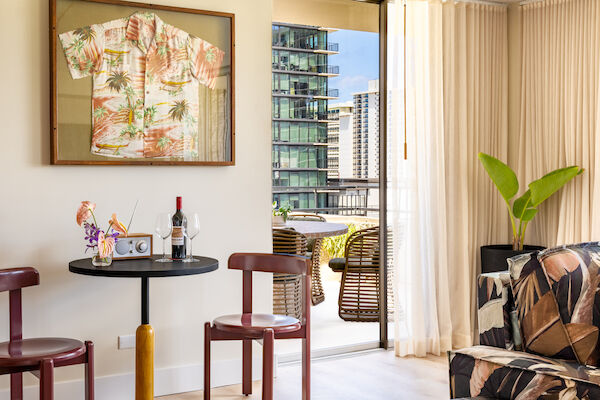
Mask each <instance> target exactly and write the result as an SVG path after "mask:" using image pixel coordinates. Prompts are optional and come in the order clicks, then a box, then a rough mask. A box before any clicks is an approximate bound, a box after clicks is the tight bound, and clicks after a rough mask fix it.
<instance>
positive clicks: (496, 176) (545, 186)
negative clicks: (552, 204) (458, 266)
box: [478, 153, 584, 272]
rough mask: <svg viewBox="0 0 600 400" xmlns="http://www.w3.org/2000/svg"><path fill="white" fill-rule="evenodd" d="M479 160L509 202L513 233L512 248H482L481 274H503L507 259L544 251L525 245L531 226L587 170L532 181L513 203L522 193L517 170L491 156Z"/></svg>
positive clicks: (559, 172)
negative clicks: (548, 201)
mask: <svg viewBox="0 0 600 400" xmlns="http://www.w3.org/2000/svg"><path fill="white" fill-rule="evenodd" d="M478 157H479V160H480V161H481V164H483V167H484V168H485V170H486V171H487V173H488V175H489V176H490V178H491V179H492V182H494V185H496V187H497V188H498V191H499V192H500V194H501V195H502V198H503V199H504V201H505V203H506V208H507V209H508V215H509V217H510V222H511V225H512V233H513V238H512V245H510V244H508V245H491V246H482V247H481V271H482V272H494V271H503V270H506V269H507V263H506V259H507V258H510V257H513V256H515V255H517V254H522V253H528V252H531V251H535V250H541V249H543V248H544V247H541V246H526V245H524V243H523V242H524V240H525V231H526V229H527V225H528V224H529V223H530V222H531V220H533V218H534V217H535V216H536V214H537V212H538V206H539V205H540V204H542V203H543V202H544V201H545V200H546V199H548V198H549V197H550V196H552V195H553V194H554V193H556V192H557V191H558V190H559V189H560V188H561V187H563V186H564V185H565V184H566V183H567V182H569V181H570V180H571V179H573V178H574V177H576V176H577V175H580V174H582V173H583V171H584V170H583V168H580V167H578V166H571V167H566V168H559V169H557V170H555V171H552V172H550V173H548V174H546V175H544V176H543V177H541V178H539V179H537V180H535V181H533V182H531V183H530V184H529V185H527V186H528V189H527V191H526V192H525V193H523V194H522V195H521V196H520V197H518V198H516V199H514V201H512V200H513V198H514V197H515V196H516V195H517V193H518V192H519V181H518V180H517V175H516V174H515V173H514V171H513V170H512V169H511V168H510V167H509V166H508V165H506V164H504V163H503V162H502V161H500V160H498V159H497V158H495V157H492V156H490V155H488V154H485V153H479V155H478ZM511 201H512V204H511Z"/></svg>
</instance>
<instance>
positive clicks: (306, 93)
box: [272, 88, 340, 99]
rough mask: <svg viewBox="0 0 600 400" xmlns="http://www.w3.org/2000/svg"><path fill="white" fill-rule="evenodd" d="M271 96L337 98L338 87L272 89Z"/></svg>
mask: <svg viewBox="0 0 600 400" xmlns="http://www.w3.org/2000/svg"><path fill="white" fill-rule="evenodd" d="M272 94H273V96H277V97H307V98H318V99H337V98H338V96H339V94H340V91H339V90H338V89H328V90H321V89H298V88H290V89H286V90H284V89H273V91H272Z"/></svg>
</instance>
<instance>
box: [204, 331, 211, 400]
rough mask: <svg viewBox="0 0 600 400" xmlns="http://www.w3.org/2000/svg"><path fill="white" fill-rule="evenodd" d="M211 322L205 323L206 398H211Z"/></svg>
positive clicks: (208, 399)
mask: <svg viewBox="0 0 600 400" xmlns="http://www.w3.org/2000/svg"><path fill="white" fill-rule="evenodd" d="M210 336H211V335H210V322H207V323H205V324H204V400H210V340H211V337H210Z"/></svg>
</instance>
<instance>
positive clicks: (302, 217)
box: [287, 213, 327, 222]
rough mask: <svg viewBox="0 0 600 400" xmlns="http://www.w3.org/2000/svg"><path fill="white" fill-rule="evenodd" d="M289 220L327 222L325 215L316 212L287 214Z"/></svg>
mask: <svg viewBox="0 0 600 400" xmlns="http://www.w3.org/2000/svg"><path fill="white" fill-rule="evenodd" d="M287 219H288V220H289V221H319V222H327V220H326V219H325V217H323V216H322V215H318V214H304V213H294V214H290V215H288V218H287Z"/></svg>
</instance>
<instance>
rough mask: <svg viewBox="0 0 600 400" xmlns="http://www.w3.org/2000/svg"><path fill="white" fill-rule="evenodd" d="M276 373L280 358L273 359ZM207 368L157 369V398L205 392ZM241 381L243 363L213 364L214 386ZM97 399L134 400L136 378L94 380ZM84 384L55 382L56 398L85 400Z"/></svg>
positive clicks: (257, 367) (257, 363) (255, 365)
mask: <svg viewBox="0 0 600 400" xmlns="http://www.w3.org/2000/svg"><path fill="white" fill-rule="evenodd" d="M274 364H275V371H274V373H275V375H276V374H277V357H275V360H274ZM261 375H262V357H261V356H257V357H253V358H252V380H258V379H261ZM203 376H204V368H203V365H202V364H195V365H186V366H181V367H173V368H162V369H157V370H155V372H154V395H155V396H165V395H168V394H174V393H184V392H192V391H196V390H202V389H203V380H204V378H203ZM241 382H242V360H241V359H236V360H219V361H213V362H212V370H211V385H212V387H218V386H226V385H234V384H238V383H241ZM95 383H96V399H97V400H132V399H134V398H135V376H134V374H133V373H130V374H123V375H109V376H100V377H97V378H96V380H95ZM83 389H84V382H83V379H81V380H73V381H64V382H56V384H55V385H54V398H55V399H56V400H82V399H83V398H84V392H83ZM9 398H10V391H9V390H8V389H4V390H1V391H0V400H9ZM23 399H24V400H38V399H39V386H37V385H35V386H26V387H25V388H24V389H23Z"/></svg>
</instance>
